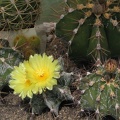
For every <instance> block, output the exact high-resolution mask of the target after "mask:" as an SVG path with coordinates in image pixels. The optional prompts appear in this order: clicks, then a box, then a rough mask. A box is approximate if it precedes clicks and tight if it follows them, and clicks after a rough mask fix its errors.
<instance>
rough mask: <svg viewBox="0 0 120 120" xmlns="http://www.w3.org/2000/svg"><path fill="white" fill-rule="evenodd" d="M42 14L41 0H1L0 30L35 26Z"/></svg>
mask: <svg viewBox="0 0 120 120" xmlns="http://www.w3.org/2000/svg"><path fill="white" fill-rule="evenodd" d="M39 15H40V0H1V1H0V30H5V31H7V30H19V29H25V28H30V27H33V26H34V24H35V22H36V20H37V19H38V16H39Z"/></svg>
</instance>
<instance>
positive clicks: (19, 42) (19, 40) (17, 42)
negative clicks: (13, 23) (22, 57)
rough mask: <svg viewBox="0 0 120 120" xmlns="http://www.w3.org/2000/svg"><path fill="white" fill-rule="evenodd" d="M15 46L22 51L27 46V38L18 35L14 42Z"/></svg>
mask: <svg viewBox="0 0 120 120" xmlns="http://www.w3.org/2000/svg"><path fill="white" fill-rule="evenodd" d="M13 44H14V46H15V47H16V48H18V49H22V48H23V47H25V45H26V44H27V38H26V37H25V36H24V35H17V36H16V37H15V38H14V40H13Z"/></svg>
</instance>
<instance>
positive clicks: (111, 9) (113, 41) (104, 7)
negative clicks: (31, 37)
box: [56, 0, 120, 61]
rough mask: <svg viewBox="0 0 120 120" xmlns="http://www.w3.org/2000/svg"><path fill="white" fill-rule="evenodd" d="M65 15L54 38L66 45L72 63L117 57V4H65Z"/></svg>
mask: <svg viewBox="0 0 120 120" xmlns="http://www.w3.org/2000/svg"><path fill="white" fill-rule="evenodd" d="M65 2H66V4H67V7H68V9H67V11H68V13H67V14H65V15H61V17H60V21H59V22H58V23H57V25H56V35H57V36H58V37H60V38H62V39H65V40H67V41H69V45H70V47H69V54H70V56H71V57H72V58H73V59H75V60H80V59H81V58H82V59H83V58H90V59H91V56H92V58H93V59H95V60H96V59H100V60H103V61H104V59H105V58H106V57H108V56H109V55H111V56H114V57H116V56H119V55H120V47H119V46H120V1H119V0H65Z"/></svg>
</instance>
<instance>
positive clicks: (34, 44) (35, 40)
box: [28, 36, 40, 50]
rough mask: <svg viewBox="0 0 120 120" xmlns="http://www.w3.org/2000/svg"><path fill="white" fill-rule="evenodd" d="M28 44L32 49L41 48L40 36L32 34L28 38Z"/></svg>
mask: <svg viewBox="0 0 120 120" xmlns="http://www.w3.org/2000/svg"><path fill="white" fill-rule="evenodd" d="M28 44H29V45H30V46H31V48H32V49H35V50H39V48H40V38H39V37H38V36H31V37H30V38H28Z"/></svg>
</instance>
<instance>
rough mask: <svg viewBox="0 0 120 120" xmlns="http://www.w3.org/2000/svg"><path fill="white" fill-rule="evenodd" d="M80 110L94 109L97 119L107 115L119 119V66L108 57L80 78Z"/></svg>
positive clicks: (99, 119)
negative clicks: (92, 70) (100, 64)
mask: <svg viewBox="0 0 120 120" xmlns="http://www.w3.org/2000/svg"><path fill="white" fill-rule="evenodd" d="M80 89H81V93H82V95H81V100H80V103H81V111H82V112H83V111H85V110H87V111H91V110H92V111H95V114H96V116H97V118H98V120H101V119H102V117H105V116H107V115H111V116H113V117H114V118H115V119H116V120H119V119H120V68H118V64H117V62H116V61H115V60H113V59H109V60H107V61H106V62H105V64H104V65H102V66H99V67H98V68H97V69H96V70H95V71H94V72H92V73H90V74H88V75H86V76H85V77H83V78H82V79H81V84H80Z"/></svg>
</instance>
